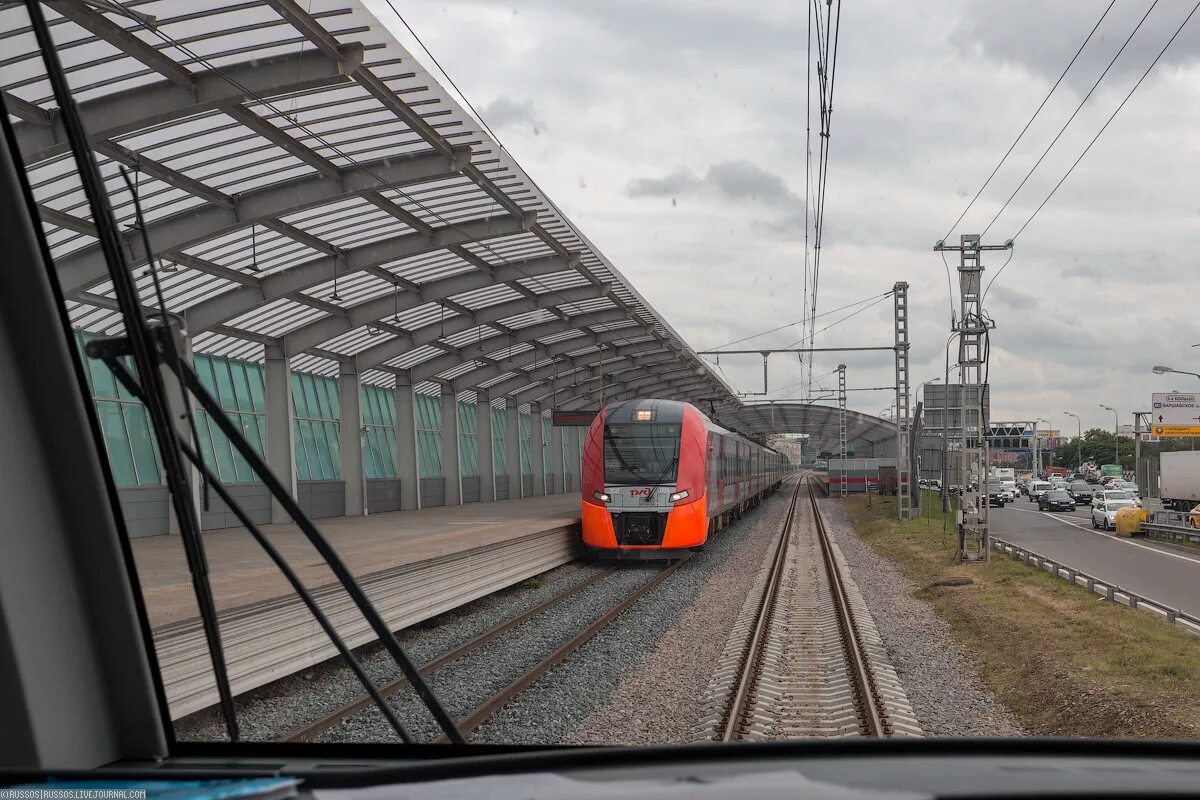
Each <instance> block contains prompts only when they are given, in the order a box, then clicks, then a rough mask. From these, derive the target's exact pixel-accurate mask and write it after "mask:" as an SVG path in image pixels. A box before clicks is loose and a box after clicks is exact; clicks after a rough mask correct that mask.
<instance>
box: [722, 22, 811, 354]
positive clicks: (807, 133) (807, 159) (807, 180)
mask: <svg viewBox="0 0 1200 800" xmlns="http://www.w3.org/2000/svg"><path fill="white" fill-rule="evenodd" d="M813 2H814V0H808V6H809V8H808V9H807V10H806V11H805V14H804V16H805V17H806V18H807V19H808V48H807V50H806V55H805V59H804V60H805V64H806V65H807V70H808V72H807V78H806V80H805V105H804V304H803V305H802V306H801V309H803V311H804V314H805V319H804V320H802V321H804V327H802V328H801V329H800V333H801V335H803V334H804V333H805V332H806V331H807V330H808V323H807V321H806V320H807V315H808V192H809V188H810V186H811V183H812V178H811V177H810V176H811V172H812V14H810V13H808V11H811V10H812V4H813ZM751 338H753V337H751ZM723 346H724V345H722V347H723Z"/></svg>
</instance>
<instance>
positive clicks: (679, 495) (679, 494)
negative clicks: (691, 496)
mask: <svg viewBox="0 0 1200 800" xmlns="http://www.w3.org/2000/svg"><path fill="white" fill-rule="evenodd" d="M687 496H688V490H687V489H684V490H683V491H682V492H675V493H674V494H672V495H671V502H672V503H674V502H675V501H676V500H683V499H684V498H686V497H687Z"/></svg>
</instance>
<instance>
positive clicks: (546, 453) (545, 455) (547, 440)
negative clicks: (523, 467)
mask: <svg viewBox="0 0 1200 800" xmlns="http://www.w3.org/2000/svg"><path fill="white" fill-rule="evenodd" d="M553 427H554V423H553V422H551V420H550V418H549V417H542V472H544V473H546V474H549V473H550V447H551V444H552V441H553V439H552V437H553V435H554V432H553V430H552V429H553Z"/></svg>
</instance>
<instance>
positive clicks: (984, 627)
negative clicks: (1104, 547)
mask: <svg viewBox="0 0 1200 800" xmlns="http://www.w3.org/2000/svg"><path fill="white" fill-rule="evenodd" d="M927 494H928V493H927ZM931 499H932V500H933V504H932V505H928V506H925V507H924V508H923V509H922V510H923V512H924V513H925V514H926V515H927V516H923V517H921V518H917V519H913V520H910V521H908V522H905V523H900V522H898V521H897V520H896V519H895V513H896V506H895V499H894V498H880V497H876V498H872V505H871V507H870V508H868V507H867V506H866V499H865V498H863V497H861V496H859V497H851V498H849V500H848V509H847V511H848V514H849V517H850V519H851V521H852V522H853V524H854V527H855V530H856V531H857V532H858V533H859V535H860V536H861V537H862V538H863V540H864V541H865V542H866V543H867V544H868V545H869V546H870V547H871V548H872V549H873V550H874V551H875V552H876V553H879V554H880V555H882V556H885V557H887V558H889V559H890V560H892V561H893V562H895V563H896V564H897V565H898V566H899V568H900V570H901V571H902V572H903V573H904V574H905V575H906V576H908V577H909V578H910V579H911V580H912V581H913V582H915V583H916V584H917V586H918V588H917V590H916V591H915V595H916V596H918V597H920V598H922V599H924V600H926V601H927V602H929V603H930V604H931V606H932V607H933V609H934V610H935V611H936V613H937V614H938V615H939V616H941V617H942V618H943V619H945V620H946V621H947V622H948V623H949V625H950V628H951V632H952V634H953V636H954V637H955V639H956V640H957V641H958V642H959V643H960V644H961V645H962V646H963V647H964V649H965V650H966V652H967V653H968V654H969V655H970V656H971V657H972V658H973V660H974V661H975V663H976V664H977V665H978V673H979V676H980V677H981V678H982V679H983V681H984V682H985V683H986V684H988V685H989V687H990V688H991V689H992V690H993V691H994V692H995V694H996V695H997V696H998V697H999V698H1000V699H1001V700H1003V701H1004V703H1005V704H1006V705H1007V706H1008V707H1009V708H1010V709H1012V710H1013V711H1014V712H1015V713H1016V714H1017V716H1018V717H1019V718H1020V719H1021V720H1022V721H1023V722H1024V724H1025V725H1026V726H1027V728H1028V729H1029V730H1030V732H1031V733H1034V734H1038V735H1060V736H1062V735H1067V736H1073V735H1079V736H1124V737H1158V738H1200V701H1197V699H1196V698H1198V697H1200V637H1197V636H1195V635H1193V634H1190V633H1187V632H1185V631H1183V630H1180V629H1178V628H1175V627H1173V626H1171V625H1168V624H1167V623H1166V622H1165V621H1163V620H1161V619H1159V618H1157V617H1155V616H1154V615H1152V614H1149V613H1147V612H1145V611H1138V610H1134V609H1129V608H1126V607H1125V606H1121V605H1117V604H1114V603H1109V602H1107V601H1104V600H1101V599H1099V596H1098V595H1096V594H1093V593H1090V592H1088V591H1087V590H1086V589H1084V588H1082V587H1077V586H1073V585H1071V584H1068V583H1067V582H1065V581H1062V580H1058V579H1055V578H1053V577H1051V576H1050V575H1049V573H1046V572H1042V571H1040V570H1037V569H1035V568H1033V567H1031V566H1029V565H1027V564H1025V563H1023V562H1020V561H1017V560H1015V559H1011V558H1008V557H1006V556H1002V555H998V554H995V553H993V554H992V559H991V560H990V561H989V562H988V563H986V564H970V565H963V564H956V563H954V552H955V534H954V519H953V516H952V515H943V514H942V513H941V510H940V504H939V501H938V498H937V496H936V495H934V497H933V498H931ZM963 576H965V577H969V578H971V579H972V581H973V582H972V583H971V584H970V585H967V586H952V587H941V586H933V585H932V584H934V583H935V582H937V581H940V580H945V579H947V578H953V577H963Z"/></svg>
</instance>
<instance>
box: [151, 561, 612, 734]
mask: <svg viewBox="0 0 1200 800" xmlns="http://www.w3.org/2000/svg"><path fill="white" fill-rule="evenodd" d="M602 568H603V567H601V566H593V565H587V564H581V563H578V562H575V563H571V564H566V565H564V566H562V567H558V568H556V569H553V570H549V571H548V572H545V573H543V574H542V575H539V576H536V577H535V578H531V579H529V580H526V581H523V582H521V583H519V584H516V585H515V586H512V587H510V588H508V589H505V590H503V591H501V592H496V593H494V594H491V595H488V596H486V597H482V598H480V599H479V600H476V601H474V602H472V603H468V604H467V605H465V606H462V607H460V608H457V609H453V610H451V611H448V612H446V613H444V614H441V615H439V616H437V617H434V618H432V619H430V620H426V621H424V622H421V623H418V624H417V625H414V626H412V627H410V628H406V629H404V630H402V631H400V632H399V633H398V634H397V639H398V640H399V642H400V644H401V645H402V646H403V647H404V648H405V650H406V652H407V653H408V654H409V656H410V657H411V658H412V659H413V661H414V662H415V663H417V664H421V663H425V662H426V661H430V660H432V659H434V658H436V657H437V656H439V655H440V654H442V653H444V652H446V651H448V650H450V649H451V648H453V647H455V646H457V645H459V644H461V643H462V642H465V641H468V640H469V639H471V638H473V637H475V636H477V635H479V634H480V633H483V632H484V631H486V630H488V629H489V628H492V627H494V626H495V625H498V624H500V623H501V622H503V621H505V620H507V619H511V618H512V617H514V616H516V615H518V614H520V613H521V612H523V611H526V610H528V609H530V608H533V607H534V606H536V605H537V604H539V603H541V602H544V601H545V600H548V599H549V598H551V597H553V596H554V595H555V594H558V593H559V592H561V591H564V590H565V589H566V588H567V587H569V586H572V585H575V584H578V583H581V582H582V581H584V580H587V579H588V578H589V577H591V576H592V575H594V574H596V573H597V572H600V571H601V569H602ZM354 653H355V655H356V656H357V657H358V659H359V660H360V662H361V663H362V664H363V668H364V669H365V670H366V672H367V674H368V675H370V676H371V678H372V679H373V680H374V681H375V683H376V685H380V684H382V683H384V682H386V681H390V680H393V679H394V678H396V677H397V675H398V672H399V671H398V669H397V668H396V666H395V664H394V663H393V662H392V660H391V658H390V657H389V656H388V655H387V653H386V652H385V651H384V650H383V648H381V647H380V646H379V645H378V644H369V645H364V646H363V647H360V648H357V649H356V650H354ZM362 694H363V689H362V685H361V684H360V683H359V682H358V679H357V678H355V677H354V673H352V672H351V671H350V669H349V668H348V667H346V666H345V665H344V664H343V663H342V661H341V659H340V658H335V659H331V660H329V661H327V662H325V663H323V664H319V665H317V666H315V667H311V668H309V669H306V670H303V671H301V672H299V673H296V674H295V675H292V676H289V677H287V678H283V679H281V680H278V681H275V682H273V683H271V684H268V685H266V686H262V687H260V688H258V689H255V690H253V691H250V692H247V693H245V694H242V695H239V696H238V697H237V698H235V703H236V704H237V710H238V723H239V725H240V726H241V733H242V739H243V740H244V741H276V740H279V739H281V738H283V737H284V736H286V735H287V734H289V733H291V732H292V731H294V730H295V729H297V728H299V727H300V726H302V725H304V724H306V723H308V722H311V721H313V720H315V719H317V718H318V717H320V716H322V715H324V714H326V713H329V712H330V711H333V710H335V709H336V708H338V707H340V706H342V705H344V704H346V703H349V702H351V701H352V700H354V699H356V698H357V697H359V696H360V695H362ZM401 719H402V721H403V718H401ZM380 721H381V722H382V723H383V725H384V726H386V727H387V735H386V736H383V737H380V738H377V739H376V741H380V740H386V741H395V739H396V736H395V733H394V732H392V730H391V728H390V726H387V723H386V721H383V718H382V717H380ZM175 735H176V737H177V738H178V739H180V740H182V741H223V740H224V739H225V728H224V723H223V721H222V718H221V715H220V714H219V713H218V712H217V711H216V710H215V709H210V710H206V711H201V712H198V713H196V714H192V715H190V716H188V717H185V718H183V719H181V720H177V721H176V723H175Z"/></svg>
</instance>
